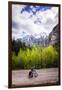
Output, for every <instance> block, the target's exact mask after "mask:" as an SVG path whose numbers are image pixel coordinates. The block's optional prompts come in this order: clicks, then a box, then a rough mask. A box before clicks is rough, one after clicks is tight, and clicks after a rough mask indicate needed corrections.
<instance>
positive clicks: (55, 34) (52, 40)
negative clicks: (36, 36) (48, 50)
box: [49, 24, 60, 48]
mask: <svg viewBox="0 0 62 90" xmlns="http://www.w3.org/2000/svg"><path fill="white" fill-rule="evenodd" d="M49 44H51V45H53V46H55V47H57V48H59V44H60V29H59V24H58V25H56V26H55V27H54V28H53V30H52V32H51V33H50V34H49Z"/></svg>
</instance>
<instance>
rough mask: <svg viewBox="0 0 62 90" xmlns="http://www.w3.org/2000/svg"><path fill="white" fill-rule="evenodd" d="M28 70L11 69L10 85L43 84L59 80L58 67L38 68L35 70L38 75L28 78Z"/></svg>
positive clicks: (54, 82)
mask: <svg viewBox="0 0 62 90" xmlns="http://www.w3.org/2000/svg"><path fill="white" fill-rule="evenodd" d="M29 71H30V70H15V71H12V85H13V86H25V85H39V84H40V85H43V84H47V83H49V84H52V83H53V84H56V83H57V82H58V81H59V76H58V75H59V70H58V68H49V69H39V70H36V71H37V73H38V77H34V78H31V79H29V78H28V73H29Z"/></svg>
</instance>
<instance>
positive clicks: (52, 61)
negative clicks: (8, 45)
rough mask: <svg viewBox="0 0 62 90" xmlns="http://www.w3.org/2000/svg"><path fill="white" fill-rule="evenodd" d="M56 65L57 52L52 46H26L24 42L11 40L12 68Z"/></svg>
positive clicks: (57, 59)
mask: <svg viewBox="0 0 62 90" xmlns="http://www.w3.org/2000/svg"><path fill="white" fill-rule="evenodd" d="M58 65H59V52H58V51H57V49H56V48H55V47H54V46H52V45H48V46H47V47H42V46H37V45H33V46H30V45H28V46H26V45H25V43H24V42H23V43H22V42H21V41H16V40H13V41H12V69H14V70H16V69H31V68H32V67H34V68H35V69H42V68H53V67H58Z"/></svg>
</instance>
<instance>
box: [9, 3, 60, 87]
mask: <svg viewBox="0 0 62 90" xmlns="http://www.w3.org/2000/svg"><path fill="white" fill-rule="evenodd" d="M13 4H18V5H44V6H46V5H47V6H54V7H58V8H59V13H58V14H59V18H58V21H59V31H60V9H61V5H60V4H50V3H33V2H16V1H14V2H13V1H9V2H8V88H21V87H37V86H55V85H60V84H61V76H60V74H61V73H60V71H61V66H60V64H61V62H60V56H59V76H58V77H59V82H58V83H57V84H43V85H27V86H26V85H25V86H21V85H19V86H12V5H13ZM59 34H60V32H59ZM59 36H60V35H59ZM60 41H61V40H60ZM59 44H60V42H59ZM59 47H60V46H59ZM59 54H60V52H59Z"/></svg>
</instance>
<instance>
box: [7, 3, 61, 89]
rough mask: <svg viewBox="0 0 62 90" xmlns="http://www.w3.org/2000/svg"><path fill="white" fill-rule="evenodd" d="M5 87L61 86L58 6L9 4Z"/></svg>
mask: <svg viewBox="0 0 62 90" xmlns="http://www.w3.org/2000/svg"><path fill="white" fill-rule="evenodd" d="M8 17H9V18H8V23H9V25H8V29H9V31H8V32H9V35H8V36H9V37H8V38H9V39H8V42H9V49H8V53H9V61H8V87H9V88H15V87H33V86H51V85H60V4H45V3H29V2H8Z"/></svg>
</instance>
